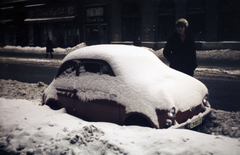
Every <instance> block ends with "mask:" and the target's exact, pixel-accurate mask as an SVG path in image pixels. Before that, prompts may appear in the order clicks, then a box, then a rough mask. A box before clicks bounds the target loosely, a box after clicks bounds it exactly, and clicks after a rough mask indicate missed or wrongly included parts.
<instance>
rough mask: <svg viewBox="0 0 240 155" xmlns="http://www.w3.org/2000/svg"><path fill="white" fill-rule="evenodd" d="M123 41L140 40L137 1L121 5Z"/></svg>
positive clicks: (139, 12) (139, 19)
mask: <svg viewBox="0 0 240 155" xmlns="http://www.w3.org/2000/svg"><path fill="white" fill-rule="evenodd" d="M122 23H123V41H133V42H140V40H141V8H140V5H139V4H138V2H137V1H132V2H128V1H126V3H125V4H124V6H123V22H122Z"/></svg>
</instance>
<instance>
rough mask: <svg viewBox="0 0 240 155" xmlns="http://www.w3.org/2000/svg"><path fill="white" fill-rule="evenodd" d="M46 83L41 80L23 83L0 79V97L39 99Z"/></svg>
mask: <svg viewBox="0 0 240 155" xmlns="http://www.w3.org/2000/svg"><path fill="white" fill-rule="evenodd" d="M47 86H48V85H46V84H45V83H43V82H38V83H24V82H19V81H16V80H4V79H0V91H1V93H0V97H3V98H8V99H27V100H38V99H39V100H40V99H41V98H42V94H43V92H44V91H45V90H46V88H47Z"/></svg>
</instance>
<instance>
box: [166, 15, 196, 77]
mask: <svg viewBox="0 0 240 155" xmlns="http://www.w3.org/2000/svg"><path fill="white" fill-rule="evenodd" d="M187 27H188V21H187V20H186V19H184V18H181V19H179V20H177V22H176V29H177V31H176V32H174V34H173V35H172V36H171V37H170V38H169V40H168V42H167V44H166V45H165V48H164V50H163V55H164V57H165V58H166V59H167V60H168V61H169V62H170V67H171V68H173V69H176V70H178V71H181V72H183V73H186V74H188V75H190V76H193V74H194V70H195V69H196V67H197V60H196V50H195V44H194V40H193V38H192V37H191V36H190V35H189V33H188V32H187V31H186V29H187Z"/></svg>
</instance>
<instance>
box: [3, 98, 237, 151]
mask: <svg viewBox="0 0 240 155" xmlns="http://www.w3.org/2000/svg"><path fill="white" fill-rule="evenodd" d="M38 104H40V103H39V102H37V101H35V102H33V101H27V100H16V99H15V100H7V99H3V98H0V107H1V109H0V116H1V117H0V122H1V126H0V131H1V132H0V146H1V147H0V148H1V150H0V153H9V154H14V153H18V154H43V155H44V154H86V155H88V154H91V155H92V154H93V155H100V154H130V155H131V154H142V155H145V154H146V155H149V154H184V155H185V154H202V155H204V154H221V155H225V154H226V155H228V154H231V155H234V154H236V155H237V154H239V153H240V141H239V140H238V139H233V138H228V137H224V136H214V135H206V134H203V133H198V132H195V131H190V130H184V129H165V130H156V129H151V128H144V127H137V126H130V127H126V126H118V125H116V124H111V123H101V122H98V123H94V122H85V121H83V120H81V119H78V118H76V117H73V116H70V115H68V114H66V113H65V111H64V109H61V110H58V111H53V110H51V109H49V107H47V106H39V105H38Z"/></svg>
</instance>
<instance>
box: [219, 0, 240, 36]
mask: <svg viewBox="0 0 240 155" xmlns="http://www.w3.org/2000/svg"><path fill="white" fill-rule="evenodd" d="M239 8H240V3H239V0H220V1H219V10H218V35H219V41H240V29H239V27H240V18H239V15H240V10H239Z"/></svg>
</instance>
